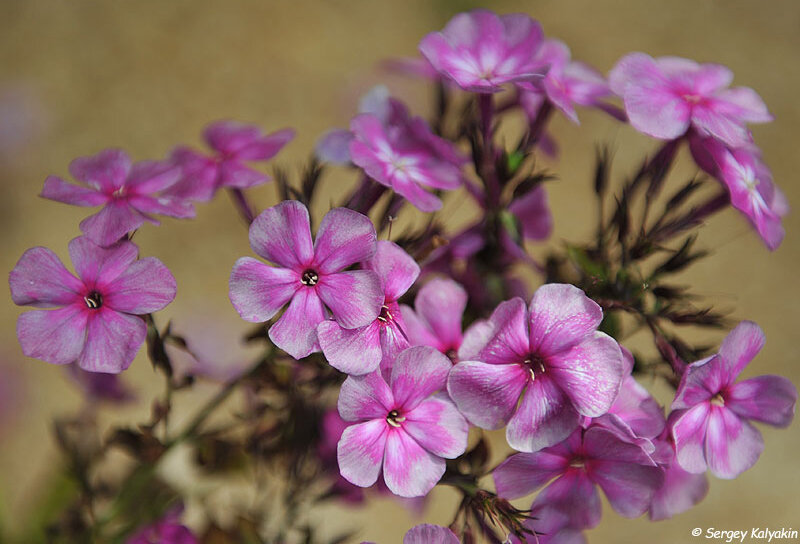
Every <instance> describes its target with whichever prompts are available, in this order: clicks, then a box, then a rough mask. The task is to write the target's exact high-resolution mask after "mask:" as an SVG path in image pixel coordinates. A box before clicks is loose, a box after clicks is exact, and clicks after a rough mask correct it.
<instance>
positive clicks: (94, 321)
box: [8, 237, 175, 374]
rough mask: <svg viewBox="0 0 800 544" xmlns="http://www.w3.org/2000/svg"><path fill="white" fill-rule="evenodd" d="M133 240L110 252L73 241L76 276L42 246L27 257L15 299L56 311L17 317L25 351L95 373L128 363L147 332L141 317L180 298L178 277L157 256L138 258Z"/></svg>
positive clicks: (20, 265)
mask: <svg viewBox="0 0 800 544" xmlns="http://www.w3.org/2000/svg"><path fill="white" fill-rule="evenodd" d="M138 252H139V249H138V248H137V247H136V246H135V245H134V244H133V243H131V242H119V243H118V244H116V245H114V246H111V247H109V248H102V247H99V246H97V245H95V244H94V243H93V242H92V241H91V240H89V239H88V238H86V237H80V238H75V239H74V240H72V241H71V242H70V243H69V254H70V258H71V259H72V264H73V265H74V267H75V271H76V272H77V274H78V277H77V278H76V277H75V276H73V275H72V274H71V273H70V272H68V271H67V269H66V268H64V265H62V264H61V261H60V260H59V259H58V257H57V256H56V254H55V253H53V252H52V251H50V250H49V249H47V248H44V247H35V248H32V249H29V250H28V251H26V252H25V253H24V254H23V255H22V257H21V258H20V260H19V262H17V266H15V267H14V270H12V271H11V274H10V275H9V279H8V283H9V285H10V286H11V298H12V299H13V300H14V303H16V304H18V305H21V306H23V305H24V306H35V307H38V308H57V309H53V310H35V311H32V312H27V313H24V314H22V315H20V316H19V319H18V320H17V337H18V338H19V343H20V345H21V346H22V352H23V353H24V354H25V355H27V356H28V357H36V358H37V359H42V360H44V361H47V362H48V363H53V364H57V365H65V364H69V363H72V362H75V361H77V364H78V366H79V367H81V368H82V369H83V370H88V371H90V372H105V373H109V374H116V373H119V372H121V371H123V370H125V369H126V368H128V366H129V365H130V364H131V362H132V361H133V358H134V357H135V356H136V352H137V351H139V347H140V346H141V345H142V343H143V342H144V339H145V335H146V332H147V326H146V325H145V322H144V320H143V319H142V318H141V317H139V316H140V315H144V314H149V313H151V312H156V311H158V310H161V309H163V308H164V307H165V306H166V305H167V304H169V303H170V302H172V299H173V298H175V278H174V277H172V274H170V272H169V270H168V269H167V267H166V266H164V264H163V263H162V262H161V261H159V260H158V259H156V258H154V257H147V258H145V259H139V260H137V259H136V257H137V254H138Z"/></svg>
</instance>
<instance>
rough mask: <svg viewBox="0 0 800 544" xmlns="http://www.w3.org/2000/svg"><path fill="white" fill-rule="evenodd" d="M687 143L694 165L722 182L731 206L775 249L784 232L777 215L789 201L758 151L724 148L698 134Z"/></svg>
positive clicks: (780, 213) (779, 216)
mask: <svg viewBox="0 0 800 544" xmlns="http://www.w3.org/2000/svg"><path fill="white" fill-rule="evenodd" d="M689 143H690V149H691V151H692V155H693V156H694V158H695V161H696V162H697V164H698V166H700V168H702V169H703V170H705V171H706V172H708V173H709V174H711V175H712V176H715V177H716V178H717V179H718V180H719V181H720V182H722V184H723V185H725V188H726V189H727V190H728V192H729V193H730V196H731V205H732V206H733V207H734V208H736V209H737V210H739V211H740V212H741V213H742V214H743V215H744V216H745V217H747V219H748V220H749V221H750V223H751V224H752V225H753V227H754V228H755V229H756V231H757V232H758V234H759V236H760V237H761V239H762V240H763V241H764V244H765V245H766V246H767V247H768V248H769V249H771V250H774V249H777V247H778V246H779V245H780V244H781V242H782V241H783V237H784V234H785V231H784V229H783V225H782V224H781V218H782V217H783V216H784V215H786V214H787V213H789V203H788V201H787V200H786V196H784V194H783V192H782V191H781V190H780V188H779V187H778V186H777V185H775V183H774V182H773V181H772V172H770V170H769V168H768V167H767V165H766V164H764V161H763V160H762V159H761V157H760V154H759V152H758V150H757V149H755V148H753V147H747V148H739V149H728V148H726V147H725V146H723V145H721V144H720V143H719V142H717V141H715V140H714V139H712V138H701V137H699V136H694V137H692V138H690V140H689Z"/></svg>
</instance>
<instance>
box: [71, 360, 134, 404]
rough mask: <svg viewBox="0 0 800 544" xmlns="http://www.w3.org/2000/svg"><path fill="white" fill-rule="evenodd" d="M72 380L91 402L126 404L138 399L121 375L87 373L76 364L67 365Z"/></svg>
mask: <svg viewBox="0 0 800 544" xmlns="http://www.w3.org/2000/svg"><path fill="white" fill-rule="evenodd" d="M67 372H68V373H69V376H70V378H72V380H73V381H74V382H75V383H76V384H77V385H78V386H79V387H80V388H81V390H83V394H84V395H85V396H86V399H87V400H88V401H89V402H92V403H94V402H108V403H111V404H124V403H126V402H129V401H131V400H133V399H134V398H136V395H135V394H134V393H133V390H131V389H130V388H129V387H127V386H126V385H125V384H124V383H123V382H122V379H121V378H120V376H119V374H103V373H100V372H87V371H85V370H83V369H81V367H79V366H78V365H76V364H71V365H67Z"/></svg>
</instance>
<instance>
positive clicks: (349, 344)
mask: <svg viewBox="0 0 800 544" xmlns="http://www.w3.org/2000/svg"><path fill="white" fill-rule="evenodd" d="M380 333H381V328H380V326H379V325H378V324H377V322H372V323H370V324H369V325H366V326H364V327H360V328H358V329H345V328H343V327H342V326H341V325H339V324H338V323H337V322H336V321H333V320H326V321H323V322H322V323H320V324H319V326H318V327H317V339H318V340H319V345H320V347H321V348H322V353H323V354H325V359H327V360H328V362H329V363H330V365H331V366H332V367H333V368H335V369H336V370H338V371H340V372H344V373H345V374H352V375H361V374H367V373H369V372H372V371H374V370H376V369H377V368H378V366H379V365H380V364H381V356H382V351H381V338H380Z"/></svg>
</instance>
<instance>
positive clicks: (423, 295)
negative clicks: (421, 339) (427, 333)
mask: <svg viewBox="0 0 800 544" xmlns="http://www.w3.org/2000/svg"><path fill="white" fill-rule="evenodd" d="M414 307H415V309H416V311H417V312H418V314H419V316H420V318H421V319H422V320H424V322H425V323H427V324H428V326H429V327H430V330H431V331H433V333H434V335H435V336H436V338H437V339H438V340H439V342H440V343H441V344H442V345H444V346H447V349H454V350H458V348H459V347H461V339H462V336H461V320H462V318H463V316H464V309H465V308H466V307H467V292H466V291H465V290H464V288H463V287H461V285H459V284H458V283H456V282H454V281H453V280H450V279H445V278H434V279H433V280H431V281H429V282H428V283H426V284H425V285H424V286H423V287H422V289H420V290H419V292H418V293H417V297H416V298H415V299H414Z"/></svg>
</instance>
